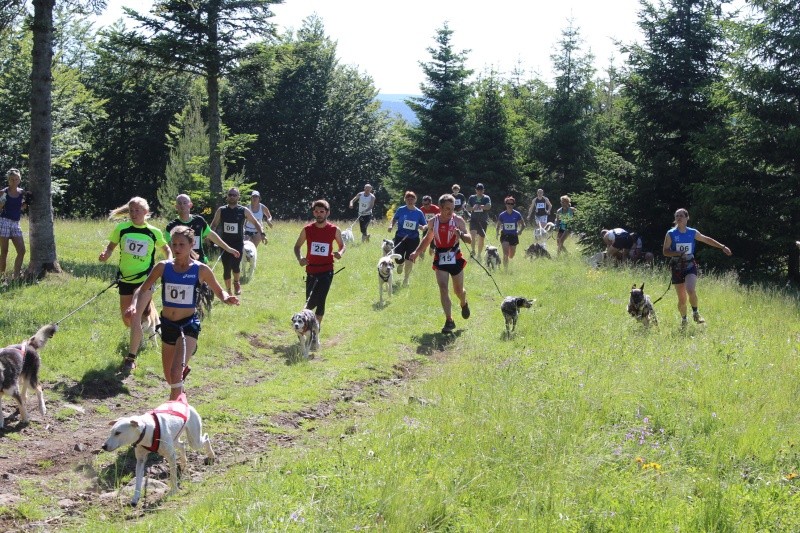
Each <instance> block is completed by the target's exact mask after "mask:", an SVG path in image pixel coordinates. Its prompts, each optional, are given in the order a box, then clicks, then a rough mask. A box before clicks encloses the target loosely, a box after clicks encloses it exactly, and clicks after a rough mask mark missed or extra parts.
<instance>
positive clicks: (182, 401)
mask: <svg viewBox="0 0 800 533" xmlns="http://www.w3.org/2000/svg"><path fill="white" fill-rule="evenodd" d="M148 414H150V415H151V416H152V417H153V422H155V427H154V428H153V442H152V443H151V444H150V446H143V448H144V449H145V450H148V451H151V452H158V447H159V446H160V445H161V422H159V419H158V415H159V414H166V415H171V416H177V417H178V418H180V419H181V420H183V424H182V425H181V428H180V429H179V430H178V433H177V434H176V435H175V438H176V439H177V438H178V435H180V434H181V431H183V428H184V427H185V426H186V420H188V418H189V402H188V400H187V399H186V394H184V393H181V395H180V396H178V399H177V400H170V401H168V402H166V403H162V404H161V405H159V406H158V407H156V408H155V409H153V410H152V411H150V413H148ZM146 431H147V428H146V427H145V428H143V429H142V434H141V435H140V436H139V440H137V441H136V442H135V443H134V444H133V445H134V447H135V446H137V445H138V444H139V443H140V442H142V439H144V434H145V432H146Z"/></svg>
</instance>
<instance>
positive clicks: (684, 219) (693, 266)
mask: <svg viewBox="0 0 800 533" xmlns="http://www.w3.org/2000/svg"><path fill="white" fill-rule="evenodd" d="M688 223H689V212H688V211H687V210H686V209H678V210H677V211H675V226H674V227H673V228H672V229H671V230H669V231H668V232H667V235H666V236H665V237H664V249H663V252H664V256H665V257H669V258H670V267H671V269H672V284H673V285H675V292H676V293H677V295H678V311H680V313H681V327H686V325H687V324H688V320H687V319H686V299H687V295H688V299H689V303H690V304H691V306H692V318H693V319H694V321H695V322H697V323H698V324H704V323H705V319H703V317H702V316H700V312H699V311H698V309H697V291H696V290H695V287H696V286H697V262H696V261H695V259H694V251H695V242H696V241H700V242H702V243H705V244H708V245H709V246H713V247H714V248H719V249H720V250H722V251H723V253H725V255H732V254H733V252H731V249H730V248H728V247H727V246H725V245H724V244H720V243H719V242H717V241H716V240H714V239H712V238H711V237H707V236H706V235H703V234H702V233H700V232H699V231H697V230H696V229H694V228H690V227H689V226H688V225H687V224H688Z"/></svg>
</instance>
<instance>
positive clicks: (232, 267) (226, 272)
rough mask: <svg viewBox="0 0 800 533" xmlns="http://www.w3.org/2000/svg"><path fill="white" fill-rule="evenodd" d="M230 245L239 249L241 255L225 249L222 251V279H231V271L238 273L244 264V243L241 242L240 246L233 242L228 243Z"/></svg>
mask: <svg viewBox="0 0 800 533" xmlns="http://www.w3.org/2000/svg"><path fill="white" fill-rule="evenodd" d="M228 246H230V247H231V248H233V249H235V250H237V251H238V252H239V257H236V256H234V255H233V254H229V253H228V252H226V251H224V250H223V251H222V279H231V272H233V273H234V274H238V273H239V271H240V270H241V269H240V267H241V264H242V253H243V252H244V243H242V244H240V245H239V246H233V245H231V244H228Z"/></svg>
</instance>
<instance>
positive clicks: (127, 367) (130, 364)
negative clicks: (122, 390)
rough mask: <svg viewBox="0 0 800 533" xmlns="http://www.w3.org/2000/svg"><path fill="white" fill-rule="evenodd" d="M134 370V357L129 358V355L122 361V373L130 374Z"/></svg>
mask: <svg viewBox="0 0 800 533" xmlns="http://www.w3.org/2000/svg"><path fill="white" fill-rule="evenodd" d="M134 370H136V357H135V356H134V357H131V356H130V355H129V356H127V357H125V359H123V360H122V371H123V372H125V373H126V374H130V373H131V372H133V371H134Z"/></svg>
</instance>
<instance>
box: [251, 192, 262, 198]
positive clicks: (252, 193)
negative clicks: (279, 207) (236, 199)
mask: <svg viewBox="0 0 800 533" xmlns="http://www.w3.org/2000/svg"><path fill="white" fill-rule="evenodd" d="M250 196H258V197H259V198H261V193H260V192H258V191H253V192H251V193H250Z"/></svg>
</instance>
